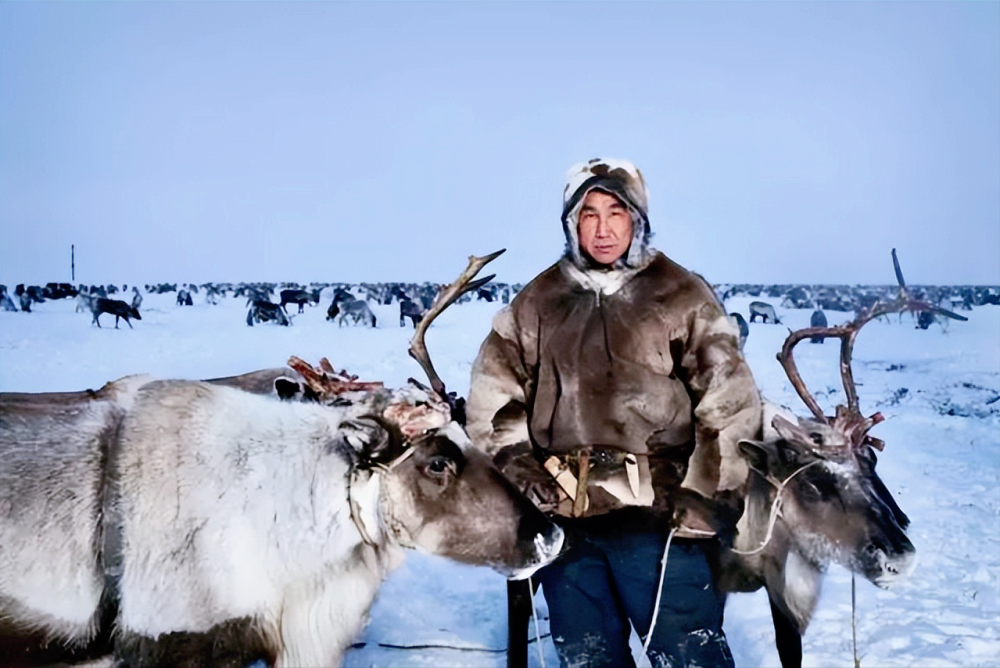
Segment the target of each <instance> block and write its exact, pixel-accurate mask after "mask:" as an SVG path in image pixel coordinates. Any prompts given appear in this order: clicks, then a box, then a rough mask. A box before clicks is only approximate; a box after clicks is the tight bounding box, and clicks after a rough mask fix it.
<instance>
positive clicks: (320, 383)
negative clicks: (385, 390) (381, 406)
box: [288, 355, 383, 402]
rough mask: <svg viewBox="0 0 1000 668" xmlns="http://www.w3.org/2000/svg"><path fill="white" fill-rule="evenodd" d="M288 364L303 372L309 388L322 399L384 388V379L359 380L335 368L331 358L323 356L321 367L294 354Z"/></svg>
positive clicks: (326, 399)
mask: <svg viewBox="0 0 1000 668" xmlns="http://www.w3.org/2000/svg"><path fill="white" fill-rule="evenodd" d="M288 366H290V367H291V368H293V369H295V370H296V371H298V372H299V373H300V374H302V379H303V380H304V381H305V384H306V385H308V386H309V389H310V390H312V391H313V392H315V393H316V397H317V398H318V399H319V400H320V401H324V402H325V401H330V400H332V399H335V398H336V397H337V396H338V395H340V394H343V393H344V392H370V391H371V390H379V389H382V387H383V385H382V381H368V382H366V381H359V380H358V377H357V376H353V375H350V374H348V373H347V371H343V370H342V371H340V373H337V372H336V371H334V370H333V366H332V365H331V364H330V360H328V359H327V358H325V357H324V358H323V359H321V360H320V361H319V368H318V369H317V368H316V367H313V366H312V365H311V364H309V363H308V362H306V361H305V360H303V359H301V358H299V357H295V356H294V355H292V356H291V357H289V358H288Z"/></svg>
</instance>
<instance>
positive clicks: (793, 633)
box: [768, 597, 802, 668]
mask: <svg viewBox="0 0 1000 668" xmlns="http://www.w3.org/2000/svg"><path fill="white" fill-rule="evenodd" d="M768 600H769V601H770V602H771V621H773V622H774V644H775V645H777V646H778V658H779V659H781V668H802V636H801V635H800V634H799V629H798V627H797V626H796V625H795V622H793V621H792V620H791V619H790V618H789V617H788V616H787V615H786V614H785V613H784V612H783V611H782V610H781V608H779V607H778V606H777V605H775V603H774V601H773V600H772V599H771V598H770V597H768Z"/></svg>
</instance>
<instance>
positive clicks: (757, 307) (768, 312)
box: [750, 301, 781, 325]
mask: <svg viewBox="0 0 1000 668" xmlns="http://www.w3.org/2000/svg"><path fill="white" fill-rule="evenodd" d="M757 318H760V319H761V321H762V322H763V323H764V324H765V325H766V324H767V323H771V324H772V325H780V324H781V321H780V320H778V316H777V315H776V314H775V313H774V307H773V306H771V305H770V304H768V303H767V302H758V301H754V302H750V322H756V321H757Z"/></svg>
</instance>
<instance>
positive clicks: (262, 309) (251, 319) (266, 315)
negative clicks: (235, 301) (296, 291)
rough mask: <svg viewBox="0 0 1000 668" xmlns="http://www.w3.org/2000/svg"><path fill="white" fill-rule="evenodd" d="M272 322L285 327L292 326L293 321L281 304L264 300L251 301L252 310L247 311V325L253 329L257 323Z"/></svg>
mask: <svg viewBox="0 0 1000 668" xmlns="http://www.w3.org/2000/svg"><path fill="white" fill-rule="evenodd" d="M271 321H274V322H276V323H277V324H279V325H282V326H284V327H287V326H288V325H290V324H292V319H291V318H289V317H288V314H287V313H286V312H285V309H284V307H282V306H281V304H274V303H272V302H269V301H267V300H264V299H254V300H251V303H250V310H248V311H247V325H248V326H250V327H253V325H254V323H255V322H271Z"/></svg>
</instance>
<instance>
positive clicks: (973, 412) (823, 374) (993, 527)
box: [0, 291, 1000, 667]
mask: <svg viewBox="0 0 1000 668" xmlns="http://www.w3.org/2000/svg"><path fill="white" fill-rule="evenodd" d="M126 295H127V297H126V298H130V297H131V295H130V291H129V292H127V293H126ZM194 297H195V305H194V306H189V307H181V306H176V305H175V304H174V299H175V294H174V293H167V294H162V295H157V294H145V295H144V302H143V308H142V309H141V311H142V318H143V319H142V320H141V321H137V322H135V323H134V327H135V328H134V330H129V328H128V327H127V325H125V324H124V323H122V324H121V325H120V329H118V330H115V329H114V326H113V318H110V317H109V316H107V315H104V316H102V325H103V327H102V328H100V329H99V328H97V327H96V326H93V325H91V322H90V321H91V316H90V314H89V313H87V314H84V313H77V312H76V311H75V307H76V303H75V302H74V301H72V300H61V301H54V302H46V303H44V304H40V305H35V307H34V312H33V313H30V314H26V313H16V312H15V313H9V312H0V390H2V391H5V392H12V391H14V392H43V391H45V392H54V391H73V390H82V389H86V388H94V389H96V388H98V387H100V386H101V385H103V384H104V383H105V382H107V381H109V380H113V379H116V378H119V377H121V376H124V375H128V374H133V373H140V372H142V373H150V374H153V375H155V376H160V377H174V378H212V377H217V376H225V375H233V374H238V373H243V372H246V371H250V370H253V369H260V368H266V367H274V366H280V365H282V364H284V363H285V361H286V360H287V359H288V357H289V356H291V355H297V356H299V357H302V358H303V359H305V360H306V361H309V362H311V363H313V364H315V363H316V362H318V361H319V359H320V358H321V357H324V356H325V357H328V358H329V359H330V361H331V362H332V363H333V365H334V366H335V367H336V368H338V369H339V368H346V369H347V370H349V371H350V372H351V373H354V374H357V375H358V376H360V378H361V379H362V380H382V381H384V382H385V383H386V385H388V386H390V387H396V386H400V385H402V384H404V383H405V382H406V379H407V378H408V377H410V376H412V377H415V378H418V379H422V378H423V376H422V371H421V369H420V368H419V366H418V365H417V364H416V362H414V361H413V360H412V359H411V358H410V357H409V356H408V355H407V352H406V351H407V346H408V343H409V337H410V336H411V335H412V329H411V328H410V327H409V325H407V327H405V328H401V327H399V326H398V307H397V306H396V305H395V304H393V305H391V306H382V305H375V306H374V307H373V311H374V312H375V314H376V316H378V319H379V323H378V327H377V328H376V329H374V330H372V329H366V328H361V327H351V326H344V327H338V326H337V325H336V324H334V323H331V322H327V321H326V320H325V317H326V305H328V304H329V302H330V295H329V294H328V292H327V293H324V295H323V300H322V302H321V304H322V306H320V307H307V308H306V311H305V313H304V314H302V315H298V316H295V317H294V321H293V325H292V326H291V327H287V328H286V327H278V326H275V325H272V324H261V325H257V326H255V327H252V328H251V327H247V326H246V324H245V317H246V309H245V306H244V304H245V300H244V299H241V298H224V299H221V300H220V302H219V304H218V305H217V306H212V305H209V304H206V303H204V295H203V294H196V295H194ZM749 301H750V298H736V299H732V300H730V301H729V302H727V304H726V308H727V310H728V311H734V310H738V311H740V312H742V313H743V314H744V315H746V314H747V304H748V303H749ZM498 308H499V305H498V304H490V303H487V302H468V303H464V304H456V305H455V306H453V307H451V309H449V310H448V311H446V312H445V313H444V314H443V315H442V316H441V317H440V318H439V320H438V321H437V322H436V323H435V324H434V326H433V327H432V328H431V330H430V331H429V332H428V336H427V345H428V348H429V349H430V352H431V356H432V358H433V359H434V361H435V366H436V368H437V370H438V373H439V374H440V375H441V377H442V378H443V379H444V380H445V382H446V383H448V389H450V390H455V391H457V392H459V393H460V394H462V395H466V394H467V392H468V383H469V371H470V368H471V363H472V360H473V358H474V357H475V355H476V351H477V350H478V347H479V343H480V342H481V340H482V339H483V338H484V336H485V335H486V333H487V331H488V328H489V325H490V321H491V319H492V317H493V314H494V313H495V312H496V311H497V309H498ZM293 310H294V309H293ZM778 314H779V317H781V318H782V319H783V323H784V324H783V325H765V324H760V323H754V324H751V325H750V336H749V338H748V340H747V343H746V351H745V352H746V356H747V359H748V360H749V362H750V365H751V367H752V368H753V371H754V375H755V377H756V380H757V383H758V385H759V387H760V388H761V390H762V392H763V393H764V395H765V396H766V397H767V398H769V399H770V400H772V401H775V402H777V403H780V404H783V405H785V406H788V407H790V408H792V409H793V410H794V411H795V412H796V413H798V414H800V415H804V414H806V412H807V411H806V409H805V407H804V406H803V405H802V404H801V401H800V400H799V399H798V397H797V395H795V393H794V391H793V390H792V388H791V385H790V384H789V383H788V382H787V380H786V379H785V376H784V373H783V371H782V370H781V367H780V366H779V365H778V363H777V362H776V361H775V353H776V352H777V351H778V350H779V349H780V347H781V343H782V341H783V340H784V337H785V335H786V334H787V331H788V329H787V327H786V326H785V325H787V326H788V327H793V328H794V327H802V326H806V325H807V324H808V319H809V315H810V312H809V311H808V310H799V311H795V310H787V309H780V308H779V309H778ZM964 314H965V315H967V316H968V317H969V321H968V322H952V323H950V324H948V325H947V326H946V327H942V326H939V325H933V326H932V327H931V328H930V329H929V330H926V331H923V330H918V329H916V328H914V326H913V321H912V318H911V317H910V316H903V317H902V318H900V317H898V316H892V317H890V318H888V319H887V320H885V321H876V322H872V323H870V324H869V325H868V326H866V327H865V329H864V330H863V331H862V333H861V334H860V336H859V337H858V340H857V343H856V345H855V350H854V373H855V377H856V380H857V386H858V394H859V398H860V402H861V408H862V411H863V412H864V413H865V414H866V415H869V414H871V413H873V412H875V411H881V412H882V413H883V414H884V415H885V417H886V420H885V422H883V423H881V424H879V425H877V426H876V427H875V428H874V429H873V432H872V433H873V435H874V436H876V437H878V438H881V439H883V440H884V441H885V442H886V449H885V451H884V452H883V453H880V455H879V465H878V470H879V473H880V474H881V476H882V478H883V480H884V481H885V483H886V485H887V487H888V488H889V490H890V491H892V492H893V493H894V494H895V495H896V497H897V500H898V502H899V505H900V507H901V508H902V509H903V510H904V511H905V512H906V513H907V514H908V515H909V517H910V519H911V521H912V526H911V529H910V531H909V534H910V538H911V540H912V541H913V543H914V545H915V546H916V548H917V551H918V557H919V562H918V565H917V569H916V571H915V573H914V574H913V575H912V576H911V577H910V579H909V580H908V581H907V582H906V583H904V584H903V585H901V586H899V587H898V588H896V589H893V590H889V591H885V590H881V589H878V588H876V587H875V586H874V585H872V584H871V583H869V582H867V581H865V580H864V579H860V578H859V579H858V580H857V618H856V624H857V656H858V659H859V660H860V664H861V666H871V667H874V666H997V665H1000V595H998V593H1000V592H998V578H1000V430H998V428H997V427H998V426H1000V425H998V422H1000V399H998V398H1000V308H997V307H994V306H983V307H978V308H976V309H974V310H973V311H971V312H965V313H964ZM827 315H828V317H829V320H830V324H831V325H833V324H837V323H839V322H844V321H846V320H848V319H849V317H850V314H847V313H837V312H828V313H827ZM796 360H797V362H798V365H799V369H800V371H801V373H802V375H803V377H804V379H805V381H806V383H807V384H808V386H809V387H810V388H811V389H812V390H813V392H814V394H815V395H816V396H817V399H818V400H819V401H820V403H821V405H823V406H824V408H825V409H827V410H828V412H832V406H833V405H834V404H835V403H836V402H838V401H842V400H843V391H842V385H841V381H840V376H839V371H838V364H837V360H838V347H837V344H836V342H835V341H827V342H826V343H825V344H823V345H812V344H810V343H808V342H803V343H801V344H800V345H799V346H798V347H797V348H796ZM537 603H538V615H539V619H538V628H539V631H540V635H541V637H542V642H541V646H542V650H543V656H544V661H545V665H546V666H556V665H558V661H557V659H556V655H555V651H554V649H553V647H552V644H551V642H550V641H549V640H548V636H547V617H546V610H545V605H544V600H543V599H542V598H539V599H538V602H537ZM532 628H533V627H532ZM725 630H726V633H727V635H728V637H729V641H730V644H731V646H732V650H733V654H734V656H735V658H736V663H737V665H738V666H777V665H779V661H778V656H777V652H776V651H775V649H774V633H773V630H772V628H771V621H770V612H769V609H768V604H767V599H766V595H765V594H764V593H763V592H757V593H755V594H738V595H733V596H731V597H730V598H729V601H728V603H727V608H726V622H725ZM533 634H534V631H533V630H532V635H533ZM851 635H852V634H851V575H850V573H849V572H847V571H846V570H844V569H842V568H839V567H832V568H831V569H830V571H829V572H828V573H827V575H826V577H825V580H824V592H823V595H822V597H821V600H820V603H819V606H818V608H817V610H816V614H815V616H814V618H813V622H812V625H811V626H810V627H809V629H808V631H807V633H806V635H805V638H804V660H803V663H804V665H805V666H807V667H808V666H832V665H841V666H846V665H852V664H853V662H854V649H853V647H852V642H851ZM505 646H506V595H505V583H504V580H503V578H502V577H501V576H500V575H498V574H496V573H494V572H493V571H491V570H489V569H486V568H474V567H469V566H462V565H458V564H455V563H452V562H449V561H446V560H444V559H441V558H438V557H434V556H429V555H424V554H419V553H409V554H408V558H407V560H406V562H405V564H404V565H403V566H402V567H401V568H400V569H398V570H397V571H395V572H394V573H393V574H392V575H391V576H390V577H389V579H388V580H387V581H386V582H385V584H384V586H383V588H382V590H381V593H380V595H379V598H378V600H377V601H376V604H375V606H374V607H373V608H372V611H371V620H370V623H369V625H368V626H367V628H366V629H365V631H364V632H363V634H362V635H361V637H360V638H358V643H357V645H356V646H355V648H354V649H352V650H351V651H350V652H349V654H348V656H347V658H346V661H345V665H348V666H477V667H488V666H503V665H505V663H506V655H505ZM529 664H530V665H533V666H538V665H541V660H540V657H539V656H538V653H537V650H536V643H535V642H532V643H531V646H530V651H529Z"/></svg>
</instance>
